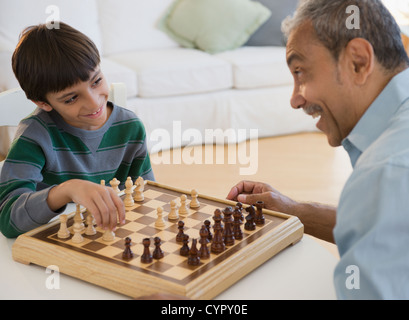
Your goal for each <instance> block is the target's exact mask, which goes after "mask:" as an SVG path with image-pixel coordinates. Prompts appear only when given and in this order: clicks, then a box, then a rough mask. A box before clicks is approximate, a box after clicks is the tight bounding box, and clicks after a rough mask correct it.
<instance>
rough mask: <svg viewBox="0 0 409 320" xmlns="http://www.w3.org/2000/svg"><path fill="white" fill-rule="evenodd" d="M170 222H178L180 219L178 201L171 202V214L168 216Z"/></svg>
mask: <svg viewBox="0 0 409 320" xmlns="http://www.w3.org/2000/svg"><path fill="white" fill-rule="evenodd" d="M168 219H169V220H178V219H179V214H178V208H177V206H176V201H175V200H172V201H171V202H170V212H169V215H168Z"/></svg>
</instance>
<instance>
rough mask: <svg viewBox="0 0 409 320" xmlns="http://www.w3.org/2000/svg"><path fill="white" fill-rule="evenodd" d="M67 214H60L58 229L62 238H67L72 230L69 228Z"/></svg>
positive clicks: (59, 236)
mask: <svg viewBox="0 0 409 320" xmlns="http://www.w3.org/2000/svg"><path fill="white" fill-rule="evenodd" d="M67 218H68V217H67V215H66V214H62V215H60V223H61V224H60V229H59V230H58V233H57V237H58V238H60V239H67V238H69V237H70V235H71V234H70V231H69V230H68V228H67Z"/></svg>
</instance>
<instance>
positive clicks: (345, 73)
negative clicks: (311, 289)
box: [227, 0, 409, 299]
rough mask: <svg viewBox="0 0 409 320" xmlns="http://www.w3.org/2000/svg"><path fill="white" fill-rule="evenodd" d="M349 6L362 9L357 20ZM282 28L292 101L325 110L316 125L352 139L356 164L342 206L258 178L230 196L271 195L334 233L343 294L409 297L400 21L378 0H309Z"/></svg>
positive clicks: (406, 120) (405, 83)
mask: <svg viewBox="0 0 409 320" xmlns="http://www.w3.org/2000/svg"><path fill="white" fill-rule="evenodd" d="M351 5H353V6H354V7H349V6H351ZM348 7H349V8H350V9H351V8H353V9H355V13H358V16H357V17H356V20H357V21H355V22H356V23H355V24H354V25H353V26H351V24H348V23H347V21H348V18H349V16H350V14H351V11H350V10H349V9H347V8H348ZM283 31H284V33H285V34H286V35H287V38H288V42H287V63H288V66H289V68H290V71H291V72H292V74H293V77H294V92H293V95H292V97H291V105H292V107H293V108H295V109H299V108H302V109H303V110H304V111H305V112H306V113H307V114H308V115H311V116H313V117H319V121H318V123H317V128H319V129H320V130H321V131H323V132H324V133H325V134H326V135H327V137H328V142H329V144H330V145H331V146H334V147H335V146H339V145H342V146H343V147H344V148H345V150H346V151H347V152H348V154H349V157H350V159H351V164H352V166H353V168H354V170H353V172H352V174H351V176H350V177H349V179H348V181H347V183H346V185H345V186H344V189H343V192H342V195H341V198H340V201H339V204H338V208H332V207H330V206H326V205H322V204H317V203H300V202H297V201H294V200H292V199H290V198H288V197H287V196H285V195H283V194H281V193H279V192H278V191H277V190H275V189H274V188H272V187H271V186H270V185H268V184H264V183H259V182H249V181H241V182H240V183H238V184H237V185H236V186H234V187H233V188H232V189H231V191H230V193H229V195H228V196H227V198H228V199H232V200H236V201H241V202H243V203H254V202H255V201H257V200H263V201H264V202H265V203H266V206H267V207H268V208H270V209H273V210H278V211H282V212H286V213H289V214H293V215H296V216H298V217H299V218H300V220H301V221H302V222H303V223H304V226H305V232H306V233H309V234H312V235H314V236H317V237H319V238H322V239H325V240H328V241H334V240H335V243H336V244H337V246H338V249H339V253H340V257H341V259H340V261H339V263H338V265H337V267H336V269H335V273H334V282H335V288H336V292H337V296H338V297H339V298H340V299H408V298H409V250H407V245H408V244H409V69H408V66H409V60H408V57H407V54H406V52H405V50H404V48H403V45H402V42H401V37H400V30H399V27H398V26H397V24H396V22H395V21H394V19H393V17H392V16H391V15H390V13H389V12H388V11H387V10H386V9H385V7H384V6H383V5H382V3H381V1H378V0H354V1H353V0H305V1H302V2H300V5H299V7H298V9H297V11H296V12H295V14H294V16H293V17H291V18H288V19H287V20H286V21H284V23H283Z"/></svg>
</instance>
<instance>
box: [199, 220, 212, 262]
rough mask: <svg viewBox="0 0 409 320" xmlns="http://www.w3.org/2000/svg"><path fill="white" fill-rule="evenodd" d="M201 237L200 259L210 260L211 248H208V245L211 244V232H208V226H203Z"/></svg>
mask: <svg viewBox="0 0 409 320" xmlns="http://www.w3.org/2000/svg"><path fill="white" fill-rule="evenodd" d="M199 235H200V240H199V242H200V250H199V257H200V259H209V257H210V251H209V248H208V247H207V244H208V243H209V239H208V237H209V232H208V231H207V227H206V225H202V228H201V229H200V232H199Z"/></svg>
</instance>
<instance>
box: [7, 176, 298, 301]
mask: <svg viewBox="0 0 409 320" xmlns="http://www.w3.org/2000/svg"><path fill="white" fill-rule="evenodd" d="M150 189H154V190H159V191H160V192H161V193H163V194H167V195H169V194H171V195H173V196H175V197H180V195H181V194H185V195H187V197H188V200H189V201H190V199H191V197H190V191H186V190H181V189H178V188H173V187H169V186H165V185H162V184H159V183H156V182H152V181H146V186H145V191H146V190H150ZM198 200H199V201H200V203H201V204H203V205H202V206H206V205H207V206H208V208H207V209H208V211H209V209H211V210H212V211H213V212H214V210H215V209H216V208H219V209H221V210H222V209H224V208H225V207H226V206H232V207H233V208H234V206H235V205H236V202H233V201H229V200H222V199H217V198H214V197H209V196H206V195H203V194H199V195H198ZM141 206H143V204H142V205H141ZM243 207H244V208H245V207H247V205H243ZM197 210H198V211H200V210H201V208H199V209H197ZM127 211H129V210H128V209H127ZM142 211H143V210H142ZM263 212H264V216H265V219H266V223H265V225H264V226H261V227H260V226H257V228H256V230H254V231H247V230H244V228H243V232H244V233H245V236H244V239H243V240H236V242H235V244H234V245H233V246H231V247H226V250H224V251H223V252H222V253H219V254H214V253H211V257H210V259H206V260H201V263H200V265H199V266H189V265H187V257H179V258H184V259H185V261H184V262H183V261H182V262H180V261H179V262H178V263H179V265H178V266H176V265H175V266H174V267H175V269H178V268H179V270H182V269H181V268H183V270H184V273H181V274H177V276H172V273H170V272H169V274H166V273H162V271H161V267H160V266H161V265H168V266H170V265H171V264H172V263H173V262H169V261H167V260H166V259H167V255H169V256H171V255H173V253H168V252H166V249H164V251H165V257H164V258H162V259H161V260H156V261H155V260H154V262H153V263H152V264H148V265H145V264H143V265H142V264H141V263H140V255H141V253H140V252H137V250H135V249H134V248H133V247H132V250H133V251H134V254H135V257H134V259H133V260H132V261H133V262H132V263H130V262H129V261H125V260H122V259H121V258H120V254H117V255H116V256H115V257H112V256H109V255H104V254H96V253H93V252H90V251H88V250H84V249H83V248H78V246H74V245H70V244H69V241H63V240H62V239H58V238H57V237H56V233H57V232H58V229H59V225H60V223H59V220H58V219H57V220H55V221H53V222H50V223H49V224H47V225H44V226H41V227H39V228H36V229H34V230H32V231H30V232H27V233H25V234H23V235H20V236H19V237H18V238H17V239H16V241H15V243H14V244H13V247H12V255H13V259H14V260H15V261H18V262H20V263H24V264H30V263H33V264H36V265H40V266H43V267H48V266H50V265H56V266H58V268H59V271H60V272H62V273H64V274H67V275H69V276H72V277H75V278H78V279H81V280H84V281H87V282H89V283H93V284H96V285H99V286H102V287H104V288H107V289H110V290H113V291H116V292H119V293H122V294H124V295H126V296H129V297H133V298H137V297H139V296H143V295H149V294H153V293H158V292H162V293H163V292H167V293H172V294H176V295H180V296H186V297H189V298H191V299H212V298H214V297H215V296H217V295H218V294H220V293H221V292H223V291H224V290H225V289H227V288H229V287H230V286H231V285H232V284H234V283H235V282H237V281H238V280H239V279H241V278H242V277H243V276H245V275H246V274H248V273H249V272H251V271H252V270H254V269H255V268H257V267H258V266H260V265H261V264H262V263H264V262H265V261H267V260H268V259H270V258H272V257H273V256H274V255H276V254H277V253H278V252H280V251H281V250H283V249H285V248H286V247H288V246H291V245H293V244H295V243H297V242H298V241H300V240H301V238H302V236H303V232H304V226H303V225H302V224H301V222H300V220H299V219H298V218H297V217H294V216H290V215H286V214H283V213H279V212H274V211H270V210H266V209H264V210H263ZM74 214H75V212H73V213H71V214H70V215H69V216H68V218H69V224H68V225H69V226H70V225H71V226H72V222H73V221H72V220H73V217H74ZM127 214H128V213H127ZM164 214H165V210H164ZM243 214H244V215H247V212H245V210H244V209H243ZM212 216H213V215H211V216H209V218H208V220H210V221H211V223H212V225H213V220H212ZM164 218H165V220H166V221H167V219H166V216H165V215H164ZM181 219H183V218H182V217H181ZM145 220H146V219H145ZM183 220H185V219H183ZM167 223H170V222H168V221H167ZM201 223H203V221H202V222H201ZM174 225H177V222H175V223H174ZM198 226H199V225H198ZM172 228H173V229H172V230H173V233H174V238H176V234H177V231H176V230H177V228H175V226H173V227H172ZM120 229H121V227H119V228H118V229H117V231H116V232H115V233H116V234H117V233H120V231H119V230H120ZM196 229H197V238H198V239H199V227H196ZM191 231H192V230H189V232H191ZM154 236H155V235H152V237H151V243H153V241H152V240H153V237H154ZM84 237H86V236H85V235H84ZM124 237H125V236H124ZM144 237H145V236H144ZM131 238H132V236H131ZM172 241H174V242H175V245H176V241H175V240H169V243H168V244H169V246H172V245H173V243H172ZM121 242H122V243H123V239H121ZM132 242H133V243H134V240H133V241H132ZM165 242H166V241H165ZM117 243H118V241H117ZM190 243H191V242H189V244H190ZM151 246H152V245H151ZM178 246H179V247H178V248H180V247H181V244H178ZM208 246H209V249H210V243H209V245H208ZM162 247H166V244H165V245H162ZM199 247H200V245H199V243H198V249H199ZM123 249H124V247H122V249H121V250H122V251H123ZM152 250H153V249H152ZM169 259H170V258H169ZM154 263H155V265H154ZM154 266H155V267H154ZM171 267H172V266H171Z"/></svg>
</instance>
